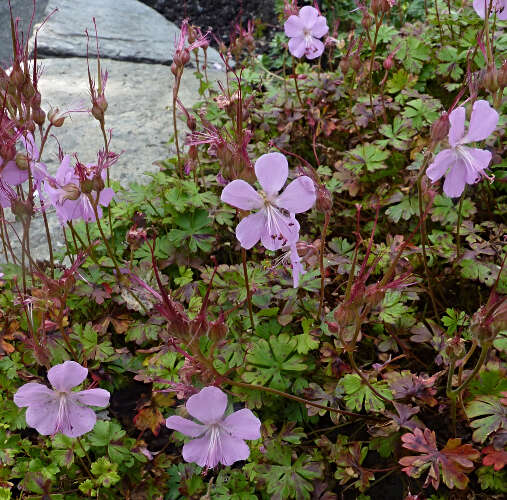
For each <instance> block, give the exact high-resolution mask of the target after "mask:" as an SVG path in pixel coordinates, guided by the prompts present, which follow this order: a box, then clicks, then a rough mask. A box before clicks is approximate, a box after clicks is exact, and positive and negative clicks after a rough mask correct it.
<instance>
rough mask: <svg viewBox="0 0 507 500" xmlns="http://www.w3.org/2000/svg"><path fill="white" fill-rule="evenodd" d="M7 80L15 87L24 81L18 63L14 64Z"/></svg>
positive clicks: (18, 86)
mask: <svg viewBox="0 0 507 500" xmlns="http://www.w3.org/2000/svg"><path fill="white" fill-rule="evenodd" d="M9 80H10V82H11V83H12V84H13V85H14V86H15V87H16V88H20V87H21V86H22V85H23V83H25V75H24V73H23V71H22V69H21V68H20V67H19V64H15V65H14V68H13V69H12V71H11V76H10V77H9Z"/></svg>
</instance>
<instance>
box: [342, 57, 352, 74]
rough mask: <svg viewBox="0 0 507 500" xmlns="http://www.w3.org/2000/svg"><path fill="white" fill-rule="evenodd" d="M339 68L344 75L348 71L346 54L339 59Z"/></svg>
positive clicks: (348, 63) (348, 64) (348, 65)
mask: <svg viewBox="0 0 507 500" xmlns="http://www.w3.org/2000/svg"><path fill="white" fill-rule="evenodd" d="M340 69H341V70H342V73H343V74H344V75H346V74H347V73H348V72H349V69H350V62H349V58H348V57H347V56H345V57H343V58H342V60H341V61H340Z"/></svg>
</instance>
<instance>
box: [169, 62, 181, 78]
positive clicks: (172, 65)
mask: <svg viewBox="0 0 507 500" xmlns="http://www.w3.org/2000/svg"><path fill="white" fill-rule="evenodd" d="M178 71H179V70H178V66H176V63H175V62H174V61H173V62H172V64H171V73H172V74H173V75H174V76H178Z"/></svg>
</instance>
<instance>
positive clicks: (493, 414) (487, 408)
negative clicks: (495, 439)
mask: <svg viewBox="0 0 507 500" xmlns="http://www.w3.org/2000/svg"><path fill="white" fill-rule="evenodd" d="M466 414H467V417H468V418H475V417H479V416H480V417H481V418H478V419H476V420H474V421H473V422H472V423H471V424H470V425H471V427H472V428H473V429H475V431H474V433H473V434H472V438H473V439H474V440H475V441H478V442H479V443H484V441H486V439H487V438H488V436H489V435H490V434H491V433H493V432H496V431H497V430H498V429H505V428H507V411H506V407H505V406H504V405H503V404H502V402H501V400H500V398H498V397H495V396H480V397H478V398H476V399H474V400H473V401H472V402H471V403H469V404H468V405H467V406H466Z"/></svg>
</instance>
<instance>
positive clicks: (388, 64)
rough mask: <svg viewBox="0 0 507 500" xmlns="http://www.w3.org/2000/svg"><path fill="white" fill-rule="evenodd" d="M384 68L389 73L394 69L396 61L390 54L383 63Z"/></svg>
mask: <svg viewBox="0 0 507 500" xmlns="http://www.w3.org/2000/svg"><path fill="white" fill-rule="evenodd" d="M382 66H384V69H387V70H388V71H389V70H390V69H392V68H393V66H394V59H393V55H392V54H389V55H388V56H387V57H386V58H385V59H384V62H383V63H382Z"/></svg>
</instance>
